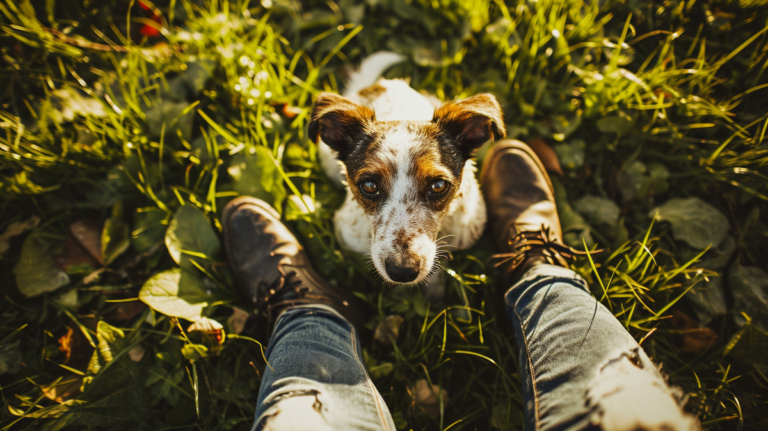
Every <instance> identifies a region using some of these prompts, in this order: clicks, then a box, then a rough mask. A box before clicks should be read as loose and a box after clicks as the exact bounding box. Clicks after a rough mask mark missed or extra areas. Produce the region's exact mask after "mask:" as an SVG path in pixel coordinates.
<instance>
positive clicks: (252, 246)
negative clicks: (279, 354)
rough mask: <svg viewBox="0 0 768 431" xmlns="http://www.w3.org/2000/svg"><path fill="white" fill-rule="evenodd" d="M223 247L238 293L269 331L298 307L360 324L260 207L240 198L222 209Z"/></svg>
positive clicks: (347, 300)
mask: <svg viewBox="0 0 768 431" xmlns="http://www.w3.org/2000/svg"><path fill="white" fill-rule="evenodd" d="M222 224H223V228H224V244H225V247H226V252H227V256H228V259H229V264H230V266H231V267H232V272H233V274H234V276H235V283H236V285H237V288H238V289H240V290H241V291H242V293H243V294H244V295H246V296H247V297H248V298H250V300H251V302H252V306H253V308H254V311H255V312H256V313H257V314H260V315H264V316H266V318H267V320H268V321H269V322H270V325H272V324H273V323H274V321H275V319H276V318H277V317H278V316H279V315H280V313H281V312H283V311H284V310H286V309H287V308H290V307H293V306H296V305H310V304H324V305H327V306H330V307H331V308H333V309H334V310H336V311H338V312H339V313H340V314H341V315H342V316H344V317H345V318H346V319H347V320H348V321H350V322H351V323H353V324H359V322H360V319H359V315H358V313H357V310H355V309H353V306H352V298H351V296H350V295H349V294H347V292H345V291H343V290H342V289H340V288H337V287H334V286H332V285H331V284H329V283H328V282H326V281H325V280H323V279H322V278H320V276H319V275H318V274H317V273H316V272H315V270H314V269H313V268H312V266H311V265H310V263H309V260H308V259H307V255H306V253H305V252H304V250H303V248H302V247H301V244H299V242H298V240H297V239H296V237H294V236H293V234H292V233H291V232H290V231H289V230H288V228H287V227H286V226H285V225H283V224H282V223H281V222H280V216H279V215H278V214H277V212H276V211H275V210H274V209H273V208H272V207H271V206H269V204H267V203H266V202H264V201H261V200H259V199H256V198H252V197H248V196H241V197H239V198H236V199H234V200H232V201H231V202H230V203H229V204H227V206H226V207H225V208H224V214H223V217H222Z"/></svg>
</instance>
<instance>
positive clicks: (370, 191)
mask: <svg viewBox="0 0 768 431" xmlns="http://www.w3.org/2000/svg"><path fill="white" fill-rule="evenodd" d="M360 191H361V192H363V193H364V194H366V195H376V194H378V193H379V185H378V184H376V183H375V182H374V181H371V180H368V181H363V182H361V183H360Z"/></svg>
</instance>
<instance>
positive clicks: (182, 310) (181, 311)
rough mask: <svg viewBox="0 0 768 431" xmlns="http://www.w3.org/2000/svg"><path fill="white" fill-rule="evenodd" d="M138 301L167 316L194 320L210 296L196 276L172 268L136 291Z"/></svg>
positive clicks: (157, 275)
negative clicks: (137, 292)
mask: <svg viewBox="0 0 768 431" xmlns="http://www.w3.org/2000/svg"><path fill="white" fill-rule="evenodd" d="M139 299H141V300H142V301H144V303H145V304H147V305H149V306H150V307H152V309H153V310H155V311H158V312H160V313H163V314H165V315H166V316H171V317H180V318H182V319H187V320H192V321H194V320H197V319H198V318H199V317H200V316H201V313H202V311H203V308H205V307H206V306H208V301H209V300H210V299H212V297H211V295H210V294H208V293H206V288H205V287H204V286H203V281H201V280H200V278H198V277H197V275H196V274H195V273H192V272H189V271H185V270H184V269H182V268H173V269H169V270H167V271H163V272H161V273H159V274H155V275H154V276H153V277H152V278H150V279H149V280H147V282H146V283H144V286H142V288H141V291H140V292H139Z"/></svg>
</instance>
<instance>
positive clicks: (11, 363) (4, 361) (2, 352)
mask: <svg viewBox="0 0 768 431" xmlns="http://www.w3.org/2000/svg"><path fill="white" fill-rule="evenodd" d="M20 345H21V342H20V341H19V340H13V341H9V342H4V343H1V344H0V376H2V375H3V374H15V373H17V372H19V370H21V362H22V360H23V358H22V356H21V349H20Z"/></svg>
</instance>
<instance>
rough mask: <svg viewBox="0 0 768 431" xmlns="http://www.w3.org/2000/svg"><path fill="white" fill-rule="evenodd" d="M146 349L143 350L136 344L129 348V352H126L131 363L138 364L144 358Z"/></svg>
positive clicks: (142, 347)
mask: <svg viewBox="0 0 768 431" xmlns="http://www.w3.org/2000/svg"><path fill="white" fill-rule="evenodd" d="M146 351H147V349H145V348H144V346H142V345H141V344H137V345H135V346H133V347H132V348H131V350H129V351H128V356H129V357H130V358H131V360H132V361H133V362H140V361H141V359H142V358H143V357H144V353H146Z"/></svg>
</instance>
